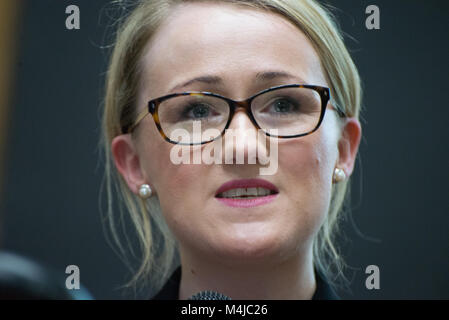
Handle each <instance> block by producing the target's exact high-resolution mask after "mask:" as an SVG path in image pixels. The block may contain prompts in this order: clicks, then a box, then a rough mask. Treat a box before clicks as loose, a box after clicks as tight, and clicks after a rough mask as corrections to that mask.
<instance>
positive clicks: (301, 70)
mask: <svg viewBox="0 0 449 320" xmlns="http://www.w3.org/2000/svg"><path fill="white" fill-rule="evenodd" d="M141 62H142V67H143V68H144V70H143V79H142V80H143V81H142V85H143V91H144V92H145V93H146V94H147V95H148V94H151V95H153V97H154V96H157V95H163V94H167V93H168V92H167V90H168V89H169V88H170V87H172V86H173V85H174V84H177V83H179V82H182V81H185V80H188V79H189V78H193V77H197V76H202V75H215V76H219V77H222V78H223V79H224V82H225V83H228V84H229V85H230V86H232V85H233V86H238V87H241V86H245V85H248V83H251V79H252V78H253V77H254V76H255V75H256V74H257V73H258V72H262V71H266V70H277V71H285V72H288V73H291V74H296V75H298V78H301V79H304V81H307V82H308V83H311V84H316V85H326V82H325V80H324V76H323V73H322V72H321V65H320V61H319V58H318V55H317V54H316V52H315V50H314V48H313V46H312V44H311V43H310V41H309V40H308V39H307V37H306V36H305V35H304V34H303V32H301V31H300V29H299V28H298V27H297V26H295V25H294V24H293V23H291V22H290V21H289V20H287V19H286V18H284V17H282V16H281V15H279V14H276V13H273V12H267V11H262V10H260V9H253V8H247V7H242V6H237V5H232V4H223V3H202V2H199V3H189V4H183V5H179V6H178V7H176V8H174V9H173V11H172V12H171V14H170V15H169V17H168V18H167V19H166V20H165V21H164V23H163V24H162V25H161V26H160V28H159V29H158V31H157V32H156V33H155V34H154V36H153V37H152V39H151V40H150V41H149V43H148V44H147V47H146V49H145V51H144V54H143V57H142V61H141Z"/></svg>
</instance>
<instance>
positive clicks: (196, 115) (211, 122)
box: [158, 94, 229, 144]
mask: <svg viewBox="0 0 449 320" xmlns="http://www.w3.org/2000/svg"><path fill="white" fill-rule="evenodd" d="M158 116H159V122H160V124H161V127H162V131H163V132H164V134H165V135H166V136H167V137H168V138H169V139H170V140H171V141H173V142H176V143H181V144H191V143H194V144H197V143H202V142H208V141H211V140H214V139H216V138H217V137H219V136H220V134H221V132H222V131H223V130H224V128H225V126H226V122H227V121H228V117H229V106H228V104H227V102H226V101H224V100H222V99H220V98H217V97H212V96H207V95H203V94H192V95H186V96H177V97H173V98H170V99H167V100H165V101H163V102H162V103H161V104H160V105H159V110H158Z"/></svg>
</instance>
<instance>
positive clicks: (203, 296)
mask: <svg viewBox="0 0 449 320" xmlns="http://www.w3.org/2000/svg"><path fill="white" fill-rule="evenodd" d="M188 300H231V298H229V297H228V296H225V295H224V294H221V293H218V292H215V291H208V290H206V291H201V292H198V293H197V294H195V295H193V296H191V297H190V298H189V299H188Z"/></svg>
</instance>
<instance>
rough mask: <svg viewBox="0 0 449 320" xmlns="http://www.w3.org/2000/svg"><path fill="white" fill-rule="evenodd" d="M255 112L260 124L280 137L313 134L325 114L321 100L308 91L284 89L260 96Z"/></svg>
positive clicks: (254, 104) (256, 102)
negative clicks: (276, 131)
mask: <svg viewBox="0 0 449 320" xmlns="http://www.w3.org/2000/svg"><path fill="white" fill-rule="evenodd" d="M252 112H253V114H254V118H255V119H256V122H257V123H258V125H259V126H260V127H261V128H262V129H263V130H265V131H266V132H269V130H271V129H277V130H278V135H280V136H296V135H300V134H305V133H309V132H311V131H313V130H314V129H315V128H316V127H317V125H318V123H319V121H320V115H321V97H320V95H319V93H318V92H316V91H315V90H313V89H307V88H298V87H293V88H282V89H277V90H274V91H269V92H266V93H264V94H261V95H260V96H258V97H256V98H255V99H254V100H253V102H252Z"/></svg>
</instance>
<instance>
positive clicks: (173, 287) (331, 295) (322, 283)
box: [151, 267, 340, 300]
mask: <svg viewBox="0 0 449 320" xmlns="http://www.w3.org/2000/svg"><path fill="white" fill-rule="evenodd" d="M315 278H316V290H315V293H314V295H313V297H312V300H339V299H340V298H339V297H338V296H337V294H336V293H335V291H334V290H333V289H332V288H331V286H330V285H329V284H328V283H327V281H326V280H325V279H324V277H323V276H322V275H321V274H320V273H319V272H317V271H316V270H315ZM180 283H181V267H178V268H177V269H176V270H175V271H174V272H173V274H172V275H171V277H170V278H169V279H168V281H167V282H166V283H165V285H164V286H163V288H162V289H161V290H160V291H159V293H158V294H156V295H155V296H154V297H153V298H151V300H178V299H179V285H180Z"/></svg>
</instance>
